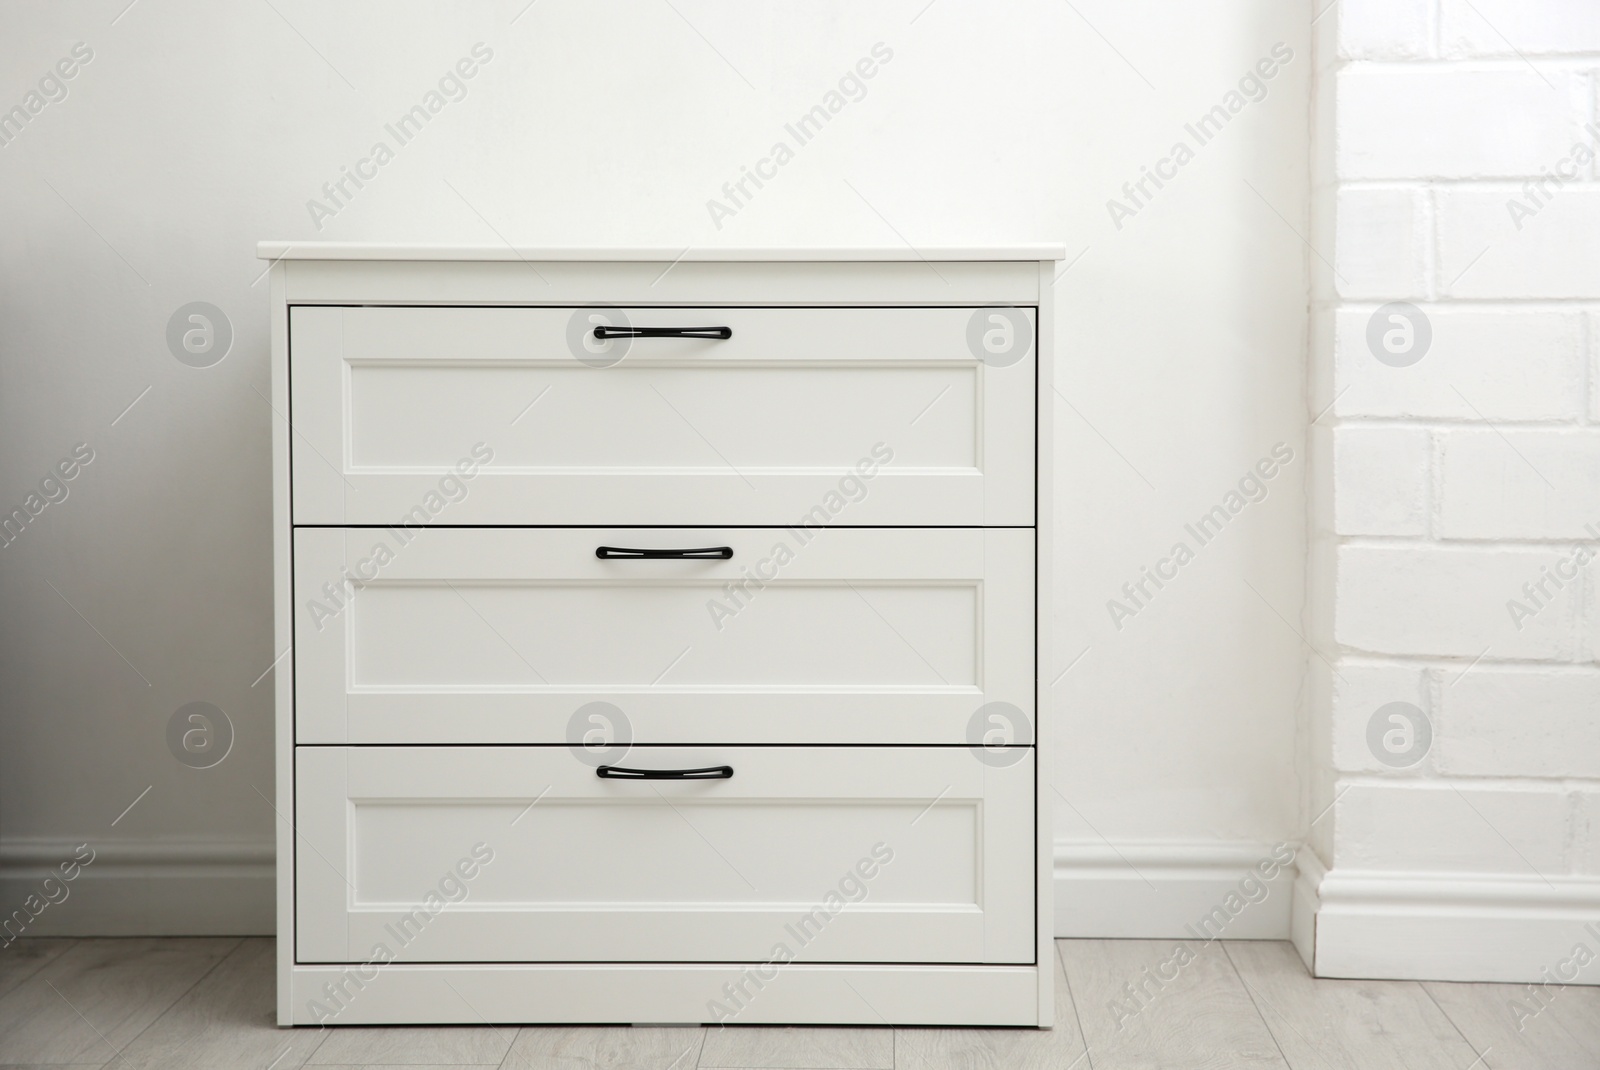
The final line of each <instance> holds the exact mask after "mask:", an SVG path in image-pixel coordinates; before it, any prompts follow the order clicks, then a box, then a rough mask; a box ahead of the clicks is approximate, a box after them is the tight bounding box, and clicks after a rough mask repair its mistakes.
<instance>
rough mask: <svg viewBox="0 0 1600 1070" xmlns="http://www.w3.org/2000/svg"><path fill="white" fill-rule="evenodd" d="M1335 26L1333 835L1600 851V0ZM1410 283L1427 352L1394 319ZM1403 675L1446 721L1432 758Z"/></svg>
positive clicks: (1447, 855)
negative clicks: (1409, 722) (1412, 716)
mask: <svg viewBox="0 0 1600 1070" xmlns="http://www.w3.org/2000/svg"><path fill="white" fill-rule="evenodd" d="M1318 9H1319V10H1322V7H1321V5H1320V4H1319V5H1318ZM1314 31H1315V32H1316V33H1317V34H1318V35H1319V41H1318V47H1317V54H1318V55H1319V56H1321V57H1323V60H1322V62H1321V64H1320V65H1319V67H1318V71H1317V75H1316V79H1317V80H1316V84H1315V87H1314V92H1315V94H1316V99H1315V100H1314V102H1313V106H1312V109H1311V114H1312V116H1313V119H1312V123H1313V143H1314V147H1313V153H1312V155H1313V159H1314V160H1315V161H1317V163H1316V165H1315V183H1314V198H1315V201H1316V203H1315V205H1314V207H1313V213H1312V218H1313V222H1314V225H1313V230H1312V235H1313V239H1314V244H1315V245H1316V248H1315V251H1314V252H1315V259H1316V260H1317V262H1318V263H1321V262H1323V261H1325V260H1326V261H1331V262H1332V263H1333V265H1334V268H1335V269H1334V270H1333V271H1331V272H1327V273H1325V274H1323V275H1320V276H1316V275H1314V276H1313V277H1314V279H1315V280H1316V281H1315V283H1314V290H1313V294H1312V298H1313V316H1312V319H1311V324H1312V331H1313V337H1312V339H1311V342H1310V350H1311V352H1312V353H1313V354H1314V356H1315V359H1313V360H1312V361H1311V364H1310V368H1311V372H1310V374H1311V378H1312V382H1311V383H1310V384H1309V389H1308V392H1307V396H1308V399H1309V401H1310V407H1311V408H1312V410H1313V414H1314V415H1318V416H1320V419H1319V421H1318V425H1317V429H1318V433H1319V435H1320V436H1321V438H1320V441H1324V442H1326V443H1328V446H1327V448H1324V449H1321V450H1318V451H1316V452H1315V454H1314V456H1313V458H1312V465H1313V471H1312V473H1311V477H1312V480H1313V485H1314V486H1320V487H1325V488H1329V490H1327V491H1325V492H1324V493H1326V494H1329V495H1331V502H1328V503H1327V504H1326V505H1325V506H1324V507H1321V508H1319V509H1318V510H1315V511H1313V513H1312V516H1313V526H1314V529H1315V530H1313V532H1312V537H1313V541H1314V543H1315V544H1318V545H1322V546H1325V547H1327V552H1326V553H1324V554H1320V555H1316V556H1314V557H1313V559H1312V561H1313V565H1312V567H1313V570H1314V572H1313V577H1312V584H1313V588H1314V589H1317V590H1321V591H1324V592H1326V594H1325V595H1324V596H1323V597H1321V598H1319V600H1318V603H1317V608H1316V610H1315V619H1313V620H1312V621H1310V622H1309V630H1310V634H1312V635H1316V636H1320V637H1323V638H1322V639H1321V640H1320V642H1321V643H1325V644H1326V645H1327V646H1328V647H1329V649H1327V650H1321V649H1319V650H1318V652H1317V654H1316V655H1313V656H1314V657H1320V656H1325V657H1326V658H1327V659H1328V660H1329V661H1330V662H1331V663H1332V668H1331V669H1330V670H1327V671H1328V681H1329V682H1328V686H1326V687H1324V688H1320V689H1315V690H1314V694H1315V698H1314V699H1313V702H1314V709H1313V713H1312V716H1311V718H1310V723H1311V724H1312V725H1313V726H1315V727H1316V730H1317V731H1318V732H1319V733H1321V735H1322V737H1323V738H1322V739H1321V746H1320V751H1319V753H1320V756H1321V757H1322V759H1323V760H1325V761H1326V763H1327V766H1328V768H1327V770H1326V773H1327V775H1328V776H1329V777H1330V778H1332V780H1333V782H1334V786H1335V790H1336V792H1337V793H1338V796H1337V797H1338V799H1339V801H1338V803H1337V804H1336V806H1335V808H1334V810H1333V813H1332V815H1331V819H1330V820H1331V824H1332V831H1331V833H1328V832H1327V831H1326V830H1324V837H1325V839H1324V840H1323V841H1320V842H1324V843H1331V852H1330V853H1331V855H1332V857H1331V858H1330V859H1329V861H1330V862H1331V863H1333V865H1334V867H1335V868H1336V869H1337V868H1340V867H1348V868H1351V869H1355V870H1362V869H1371V870H1391V871H1408V870H1424V871H1426V870H1439V871H1448V872H1451V873H1455V874H1464V875H1471V874H1475V873H1476V874H1483V875H1486V876H1509V877H1516V876H1521V877H1529V876H1545V875H1550V876H1554V875H1557V874H1562V875H1574V874H1577V875H1597V874H1600V608H1597V603H1600V535H1597V534H1596V533H1600V4H1597V3H1595V2H1594V0H1340V2H1339V3H1338V4H1337V5H1336V6H1334V7H1331V8H1328V9H1327V10H1326V12H1325V13H1324V15H1323V17H1322V18H1319V20H1318V22H1317V23H1316V24H1315V26H1314ZM1397 302H1399V303H1406V304H1410V305H1412V306H1415V308H1414V311H1413V312H1407V313H1406V314H1407V315H1408V316H1412V315H1414V316H1416V317H1419V319H1418V322H1420V323H1421V324H1423V325H1424V327H1425V329H1426V331H1427V334H1428V337H1429V344H1428V348H1427V349H1426V351H1424V352H1423V353H1422V355H1421V356H1420V357H1419V358H1418V359H1415V360H1412V361H1410V362H1407V361H1405V360H1403V359H1399V358H1397V357H1396V356H1395V354H1393V353H1389V354H1387V356H1386V355H1385V354H1384V353H1382V352H1375V348H1378V349H1381V348H1382V347H1381V345H1379V346H1377V347H1375V345H1374V343H1373V342H1372V341H1371V340H1370V339H1372V338H1379V339H1381V338H1382V333H1381V332H1382V331H1383V330H1385V329H1387V327H1386V325H1391V324H1393V323H1394V322H1395V321H1394V320H1393V319H1391V317H1392V316H1393V315H1395V314H1396V310H1394V309H1389V308H1385V307H1384V306H1386V305H1389V304H1392V303H1397ZM1375 325H1376V326H1375ZM1375 331H1376V332H1379V333H1376V334H1375V333H1373V332H1375ZM1319 665H1320V660H1319ZM1390 702H1405V703H1409V704H1412V705H1414V706H1415V707H1416V708H1417V709H1419V710H1421V711H1423V714H1422V716H1424V717H1425V718H1426V719H1427V722H1428V724H1429V725H1431V727H1432V730H1433V737H1432V744H1431V747H1430V748H1429V749H1428V750H1427V751H1426V753H1425V754H1423V755H1422V756H1420V757H1419V758H1418V759H1417V760H1416V761H1414V762H1412V763H1410V764H1407V765H1405V766H1404V767H1396V766H1395V765H1393V764H1391V763H1386V762H1384V761H1382V760H1380V758H1379V757H1378V756H1377V755H1375V754H1374V752H1373V745H1372V744H1371V742H1370V738H1369V726H1370V724H1371V723H1372V718H1373V716H1374V713H1375V712H1376V711H1378V710H1379V709H1381V708H1382V707H1383V706H1384V705H1385V704H1387V703H1390Z"/></svg>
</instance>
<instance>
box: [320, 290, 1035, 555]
mask: <svg viewBox="0 0 1600 1070" xmlns="http://www.w3.org/2000/svg"><path fill="white" fill-rule="evenodd" d="M975 314H980V310H977V309H972V308H888V309H847V308H787V309H783V308H706V309H686V308H657V309H650V308H632V309H624V310H600V309H596V310H583V309H572V308H481V307H480V308H397V307H388V308H385V307H367V308H348V307H305V306H302V307H296V308H293V309H291V318H290V323H291V327H290V331H291V346H290V350H291V357H290V360H291V371H292V375H291V395H292V406H293V414H292V418H293V422H294V430H295V438H294V442H293V451H292V452H293V467H294V492H293V493H294V520H295V523H297V524H387V523H393V522H395V521H396V520H398V519H399V518H401V517H402V516H405V515H408V514H409V515H413V516H416V515H418V514H417V512H416V511H417V510H418V509H419V508H420V509H422V510H424V511H425V512H424V513H423V514H421V515H422V516H423V517H425V518H432V519H436V520H438V521H439V522H441V523H450V524H641V523H646V524H768V525H782V524H789V523H794V522H796V521H798V520H799V519H800V518H801V517H803V516H805V515H807V514H808V513H810V514H814V511H815V510H817V509H819V508H820V509H822V510H824V515H827V516H829V517H830V518H831V520H832V521H833V522H835V523H844V524H875V525H879V524H950V525H967V524H970V525H979V524H1010V525H1030V524H1032V523H1033V522H1034V509H1033V474H1034V417H1033V412H1034V408H1033V391H1034V382H1035V375H1034V359H1033V355H1034V345H1033V334H1034V330H1035V327H1034V323H1035V313H1034V310H1032V309H1014V310H1008V314H1009V315H1011V316H1013V317H1015V322H1016V324H1018V325H1019V326H1015V327H1014V326H1012V322H1011V321H1010V320H1005V319H1003V318H1002V319H1000V320H997V321H996V326H994V327H992V328H990V329H989V330H987V331H983V332H979V333H978V334H977V335H972V332H971V331H970V330H969V328H970V327H971V325H972V321H973V318H974V315H975ZM575 317H576V319H575ZM591 318H593V319H596V320H599V321H601V322H605V321H610V322H627V323H630V324H633V325H638V326H657V327H697V326H727V327H729V328H730V329H731V330H732V332H733V333H732V337H731V338H729V339H727V340H716V339H704V338H634V339H622V340H614V341H609V342H605V343H596V342H595V341H594V340H593V339H592V338H589V337H588V336H587V335H586V334H584V333H583V332H585V331H586V330H587V329H588V326H589V322H590V319H591ZM969 335H971V336H972V338H973V339H982V338H985V337H987V338H989V339H990V340H991V341H992V342H993V343H994V345H995V346H996V347H997V348H999V350H1000V352H998V353H990V352H989V350H988V349H987V348H985V346H984V344H983V343H982V342H981V340H973V341H969ZM580 336H581V337H580ZM585 343H588V344H590V345H595V346H606V347H610V348H609V349H603V350H601V351H599V352H590V351H589V350H588V349H586V348H584V345H585ZM623 347H626V349H624V348H623ZM975 350H976V351H977V352H979V353H983V354H984V355H985V359H983V360H980V359H978V357H977V356H975V355H974V354H975ZM575 354H577V355H575ZM1013 354H1020V355H1013ZM453 469H454V470H456V471H457V473H458V474H456V475H452V470H453ZM462 471H466V472H469V473H470V475H469V476H467V477H465V478H463V476H462V475H461V474H459V473H460V472H462ZM852 472H854V473H856V474H855V475H854V476H853V477H852V476H851V473H852ZM441 480H446V481H448V482H447V483H446V484H445V486H444V487H441V485H440V484H441ZM841 480H848V482H846V484H845V485H844V487H843V488H842V489H841V486H840V481H841Z"/></svg>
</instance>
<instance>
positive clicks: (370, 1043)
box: [306, 997, 517, 1067]
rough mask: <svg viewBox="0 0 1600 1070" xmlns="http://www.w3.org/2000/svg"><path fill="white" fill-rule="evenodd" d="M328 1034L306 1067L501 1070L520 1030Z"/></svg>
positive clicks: (393, 1029)
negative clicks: (478, 1069)
mask: <svg viewBox="0 0 1600 1070" xmlns="http://www.w3.org/2000/svg"><path fill="white" fill-rule="evenodd" d="M358 998H359V997H358ZM327 1034H328V1036H327V1039H326V1040H324V1041H323V1042H322V1044H321V1045H320V1046H318V1048H317V1050H316V1051H315V1052H313V1053H312V1054H311V1058H310V1059H308V1060H306V1065H307V1066H318V1067H323V1066H453V1065H464V1066H499V1065H500V1064H501V1062H503V1061H504V1060H505V1057H506V1053H507V1052H509V1051H510V1050H511V1045H512V1042H513V1041H514V1040H515V1039H516V1034H517V1027H516V1026H514V1025H513V1026H487V1025H481V1026H480V1025H441V1026H409V1025H406V1026H389V1025H386V1026H354V1025H347V1026H329V1027H328V1029H327Z"/></svg>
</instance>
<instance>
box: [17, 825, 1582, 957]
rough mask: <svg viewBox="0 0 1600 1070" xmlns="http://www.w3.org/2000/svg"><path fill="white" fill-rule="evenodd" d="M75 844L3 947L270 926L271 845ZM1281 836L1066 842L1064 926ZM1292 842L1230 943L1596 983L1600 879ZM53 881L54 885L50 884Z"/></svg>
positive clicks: (1160, 891)
mask: <svg viewBox="0 0 1600 1070" xmlns="http://www.w3.org/2000/svg"><path fill="white" fill-rule="evenodd" d="M78 843H79V841H73V840H54V839H52V840H38V839H34V840H14V841H9V842H7V843H5V844H0V922H4V921H9V924H8V925H7V926H6V933H7V935H4V936H0V943H3V942H5V941H7V940H9V939H10V938H11V937H13V936H17V935H23V936H143V935H154V936H223V935H226V936H243V935H270V934H271V933H272V932H273V928H274V916H273V899H274V884H273V845H272V844H271V843H270V842H266V843H256V842H249V841H233V840H228V841H215V840H213V841H177V842H175V841H125V842H122V843H116V844H105V843H100V844H91V847H92V849H93V850H94V852H95V857H94V861H93V862H91V863H89V864H88V865H87V866H83V867H81V870H80V871H79V873H78V875H77V877H76V878H75V879H74V880H72V881H68V882H64V883H63V882H61V881H60V876H59V872H60V871H59V867H60V865H61V864H62V863H64V862H70V861H72V860H73V858H74V854H75V852H76V850H77V848H78ZM1273 846H1274V845H1272V844H1257V843H1225V842H1224V843H1218V842H1199V841H1196V842H1190V843H1165V844H1150V843H1122V844H1115V845H1107V844H1105V843H1102V842H1096V843H1082V842H1069V841H1058V842H1057V844H1056V847H1055V889H1056V935H1057V936H1063V937H1100V938H1144V939H1189V940H1193V939H1195V938H1196V937H1195V935H1194V933H1193V932H1192V931H1191V929H1195V928H1198V927H1199V926H1200V925H1201V923H1202V922H1203V921H1204V920H1205V919H1206V918H1212V919H1216V918H1218V917H1219V915H1217V914H1216V913H1215V912H1216V910H1217V909H1218V908H1219V907H1221V908H1222V909H1223V912H1224V914H1226V913H1227V898H1228V896H1229V895H1230V893H1237V892H1238V891H1239V886H1240V882H1241V881H1242V880H1243V879H1244V878H1245V877H1246V876H1248V875H1249V873H1250V872H1251V870H1252V868H1253V867H1254V866H1255V865H1256V864H1257V863H1259V862H1261V861H1262V860H1264V859H1267V858H1270V857H1271V856H1272V850H1273ZM1294 846H1295V847H1296V857H1295V863H1294V867H1293V868H1292V869H1291V870H1290V871H1289V875H1288V876H1285V875H1283V874H1280V875H1278V876H1277V877H1276V879H1274V880H1273V881H1270V882H1263V884H1264V887H1265V889H1266V893H1265V894H1264V895H1263V894H1261V892H1259V891H1254V892H1253V894H1255V896H1256V897H1257V900H1258V901H1257V902H1253V903H1252V902H1249V900H1248V898H1246V897H1244V896H1241V898H1240V900H1239V901H1240V902H1242V903H1243V904H1244V905H1243V906H1242V908H1241V909H1240V910H1239V912H1238V913H1237V914H1236V915H1232V916H1230V917H1229V920H1228V923H1227V925H1226V926H1222V927H1221V935H1222V936H1223V938H1224V939H1234V940H1236V939H1268V940H1283V939H1293V941H1294V943H1295V946H1296V947H1297V948H1298V949H1299V951H1300V954H1301V956H1302V957H1303V958H1305V959H1306V960H1307V961H1308V963H1312V962H1314V964H1315V972H1316V974H1317V975H1318V976H1320V977H1370V978H1393V979H1408V980H1419V979H1420V980H1442V981H1502V982H1516V983H1528V982H1540V981H1544V980H1546V979H1547V973H1546V971H1552V972H1551V973H1550V974H1548V976H1549V977H1555V978H1556V979H1557V983H1559V982H1560V981H1561V980H1570V978H1568V977H1566V976H1565V974H1564V973H1563V972H1562V971H1563V969H1564V967H1563V963H1565V962H1569V961H1571V960H1572V958H1573V952H1574V950H1575V949H1576V948H1577V947H1578V945H1580V944H1581V945H1584V946H1585V947H1586V948H1587V950H1588V952H1590V954H1591V955H1592V962H1591V964H1590V965H1589V966H1588V967H1587V968H1585V969H1583V970H1582V971H1581V973H1580V974H1579V976H1578V981H1579V982H1580V983H1586V984H1600V877H1559V876H1552V877H1550V878H1549V879H1548V882H1547V881H1546V880H1545V879H1544V878H1540V877H1537V876H1532V875H1530V876H1528V877H1525V878H1524V877H1494V878H1490V877H1485V876H1484V875H1481V874H1477V875H1461V874H1448V873H1430V874H1416V873H1376V872H1361V873H1355V872H1351V871H1349V870H1338V871H1335V872H1332V873H1329V872H1327V871H1326V870H1325V869H1324V868H1323V866H1322V863H1321V862H1320V860H1318V859H1317V857H1316V856H1315V855H1314V854H1313V853H1311V852H1310V851H1309V850H1308V849H1306V848H1303V847H1299V846H1298V845H1294ZM47 877H54V878H55V883H53V884H52V885H51V886H50V887H49V888H43V887H42V881H43V880H44V879H45V878H47ZM63 889H64V891H65V896H64V897H63ZM1246 890H1247V891H1253V886H1252V888H1249V889H1246ZM30 896H31V897H34V898H32V899H31V900H30ZM52 897H53V898H54V899H55V900H57V901H55V902H50V901H49V899H50V898H52ZM30 903H31V904H32V906H33V909H34V910H36V911H37V913H36V914H34V913H30V911H29V904H30ZM41 903H43V904H46V905H44V906H43V907H42V908H40V906H39V904H41ZM19 913H20V916H21V918H22V919H24V920H25V924H24V923H23V921H19V920H18V919H19ZM1218 924H1219V923H1218V922H1217V921H1216V920H1213V922H1212V925H1213V926H1217V925H1218ZM1586 957H1587V956H1586Z"/></svg>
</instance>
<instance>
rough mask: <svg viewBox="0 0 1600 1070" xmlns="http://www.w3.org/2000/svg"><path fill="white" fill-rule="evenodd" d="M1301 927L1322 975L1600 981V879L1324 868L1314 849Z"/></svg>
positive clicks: (1305, 875)
mask: <svg viewBox="0 0 1600 1070" xmlns="http://www.w3.org/2000/svg"><path fill="white" fill-rule="evenodd" d="M1313 910H1314V911H1315V913H1314V915H1313V913H1312V911H1313ZM1294 920H1295V924H1294V940H1295V946H1296V948H1298V949H1299V951H1300V955H1301V957H1302V958H1304V959H1307V960H1308V963H1311V964H1314V965H1313V972H1314V973H1315V974H1316V975H1317V976H1318V977H1364V978H1382V979H1393V980H1422V981H1499V982H1507V983H1517V984H1523V983H1541V982H1542V983H1547V984H1551V985H1560V984H1590V985H1594V984H1600V877H1593V876H1590V877H1570V876H1550V877H1541V876H1538V875H1535V874H1529V875H1528V876H1526V877H1524V876H1487V875H1484V874H1453V873H1383V872H1373V871H1352V870H1349V869H1334V870H1324V869H1323V867H1322V865H1321V862H1320V861H1319V860H1317V859H1316V858H1315V857H1314V856H1312V855H1310V854H1309V852H1308V853H1307V856H1306V858H1305V859H1303V860H1302V869H1301V873H1300V878H1299V880H1298V881H1297V882H1296V888H1295V919H1294Z"/></svg>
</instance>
